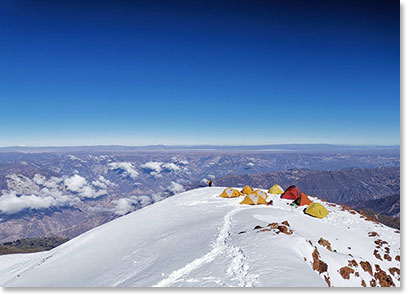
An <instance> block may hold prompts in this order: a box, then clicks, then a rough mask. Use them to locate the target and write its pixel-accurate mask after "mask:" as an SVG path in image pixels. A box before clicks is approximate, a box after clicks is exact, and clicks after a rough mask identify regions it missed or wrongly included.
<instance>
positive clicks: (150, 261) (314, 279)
mask: <svg viewBox="0 0 407 294" xmlns="http://www.w3.org/2000/svg"><path fill="white" fill-rule="evenodd" d="M222 190H223V188H220V187H213V188H201V189H196V190H191V191H188V192H184V193H181V194H178V195H176V196H173V197H171V198H168V199H166V200H163V201H160V202H157V203H154V204H152V205H150V206H147V207H145V208H143V209H140V210H138V211H135V212H133V213H131V214H128V215H126V216H123V217H120V218H118V219H115V220H114V221H111V222H109V223H106V224H104V225H102V226H100V227H97V228H95V229H93V230H90V231H88V232H86V233H84V234H82V235H80V236H78V237H76V238H74V239H72V240H70V241H69V242H67V243H65V244H63V245H61V246H59V247H57V248H55V249H53V250H51V251H48V252H41V253H34V254H14V255H4V256H0V285H1V286H5V287H25V286H27V287H61V286H63V287H80V286H86V287H94V286H95V287H96V286H98V287H101V286H112V287H130V286H137V287H146V286H156V287H175V286H181V287H216V286H221V287H230V286H232V287H235V286H236V287H237V286H239V287H250V286H253V287H326V286H328V283H330V285H331V286H335V287H359V286H361V284H362V280H363V281H365V283H366V285H367V286H370V281H371V280H372V279H373V280H375V281H376V284H377V285H378V286H379V280H380V279H381V278H382V277H383V276H386V277H387V276H388V277H391V279H392V281H393V282H394V284H395V285H396V286H399V285H400V281H399V280H398V279H397V278H399V276H398V274H397V273H394V275H393V274H391V273H390V272H389V268H400V262H399V261H396V260H395V257H396V256H397V255H400V234H399V233H397V232H395V230H394V229H392V228H389V227H386V226H383V225H381V224H376V223H373V222H371V221H367V220H365V219H364V218H363V217H362V216H360V215H359V214H357V213H356V214H352V213H351V212H350V211H347V210H342V209H341V207H340V206H336V205H332V204H327V203H324V205H325V206H326V207H327V208H328V209H329V215H328V216H327V217H326V218H325V219H322V220H321V219H316V218H312V217H310V216H307V215H305V214H304V213H303V208H295V207H292V206H290V205H289V203H290V201H287V200H283V199H279V197H278V196H277V195H270V196H269V199H273V201H274V205H273V206H260V205H258V206H247V205H240V204H239V202H240V201H241V200H242V197H240V198H232V199H225V198H219V197H218V195H219V194H220V193H221V192H222ZM315 201H319V200H315ZM283 221H288V223H289V226H287V228H288V229H289V230H292V231H293V233H292V234H291V235H287V234H284V233H278V230H277V229H271V230H263V231H261V230H262V229H254V227H255V226H257V225H260V226H262V227H265V228H267V225H268V224H269V223H273V222H274V223H278V224H281V223H282V222H283ZM369 232H376V233H377V234H378V235H377V236H373V237H369V236H368V233H369ZM321 237H322V238H323V239H325V240H328V241H329V242H330V244H331V247H332V248H331V250H332V251H330V250H328V249H327V248H325V247H324V246H322V245H320V244H318V240H319V239H320V238H321ZM377 240H383V241H386V242H388V244H381V245H380V246H379V245H378V244H376V243H374V242H375V241H376V242H377V243H380V241H377ZM376 247H379V248H376ZM387 247H388V249H386V248H387ZM315 249H316V250H317V251H318V253H317V254H316V255H315ZM375 249H377V250H378V254H379V255H380V258H381V259H382V260H379V259H378V258H377V257H375V256H374V255H373V251H374V250H375ZM386 250H387V252H388V254H389V256H390V257H391V261H389V260H386V259H384V254H385V251H386ZM313 252H314V255H315V256H319V257H318V258H317V259H320V260H322V261H324V262H325V263H326V264H327V270H326V271H324V272H322V273H321V274H320V273H319V272H318V271H316V270H314V269H313V264H314V265H315V262H314V258H313V256H312V254H313ZM376 255H377V254H376ZM351 260H354V261H356V264H354V265H352V266H351V267H349V268H351V269H353V270H354V272H353V273H351V274H350V275H349V277H348V279H346V278H343V277H342V275H341V274H340V273H339V269H340V268H342V267H345V266H348V263H349V261H351ZM361 261H368V262H369V263H370V264H371V266H372V268H373V269H372V274H373V275H375V272H376V269H375V265H378V266H380V269H381V270H383V271H384V273H385V274H383V273H381V274H379V273H377V274H376V276H377V277H376V278H374V277H373V276H372V275H371V274H370V273H368V272H366V271H365V270H363V269H362V267H361V265H360V262H361ZM378 271H379V270H378ZM356 272H357V273H358V274H356ZM345 277H346V275H345Z"/></svg>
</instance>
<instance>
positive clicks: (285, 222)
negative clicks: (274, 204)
mask: <svg viewBox="0 0 407 294" xmlns="http://www.w3.org/2000/svg"><path fill="white" fill-rule="evenodd" d="M281 224H282V225H286V226H287V227H289V226H290V224H289V223H288V221H283V222H282V223H281Z"/></svg>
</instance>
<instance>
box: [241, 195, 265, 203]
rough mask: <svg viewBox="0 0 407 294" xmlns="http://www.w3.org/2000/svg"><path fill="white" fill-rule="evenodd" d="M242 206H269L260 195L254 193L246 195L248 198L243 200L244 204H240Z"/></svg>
mask: <svg viewBox="0 0 407 294" xmlns="http://www.w3.org/2000/svg"><path fill="white" fill-rule="evenodd" d="M240 204H250V205H257V204H267V201H266V199H264V198H263V197H262V196H260V195H259V194H255V193H252V194H249V195H246V197H245V198H244V199H243V201H242V202H240Z"/></svg>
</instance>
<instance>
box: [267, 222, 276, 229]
mask: <svg viewBox="0 0 407 294" xmlns="http://www.w3.org/2000/svg"><path fill="white" fill-rule="evenodd" d="M267 226H268V227H270V228H272V229H277V227H278V223H271V224H268V225H267Z"/></svg>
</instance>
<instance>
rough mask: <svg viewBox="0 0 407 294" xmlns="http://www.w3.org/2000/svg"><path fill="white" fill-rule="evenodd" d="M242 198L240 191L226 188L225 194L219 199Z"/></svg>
mask: <svg viewBox="0 0 407 294" xmlns="http://www.w3.org/2000/svg"><path fill="white" fill-rule="evenodd" d="M239 196H242V193H240V192H239V191H238V190H236V189H234V188H230V187H229V188H226V189H225V190H223V192H222V193H221V194H220V195H219V197H223V198H233V197H239Z"/></svg>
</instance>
